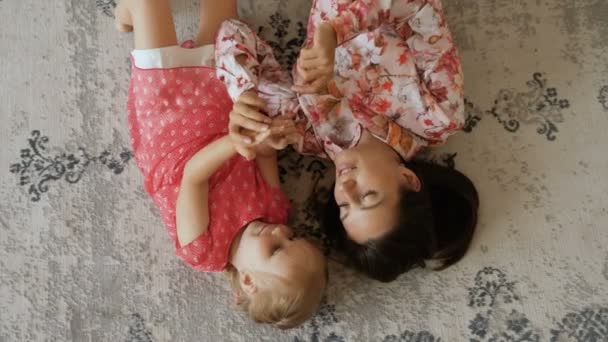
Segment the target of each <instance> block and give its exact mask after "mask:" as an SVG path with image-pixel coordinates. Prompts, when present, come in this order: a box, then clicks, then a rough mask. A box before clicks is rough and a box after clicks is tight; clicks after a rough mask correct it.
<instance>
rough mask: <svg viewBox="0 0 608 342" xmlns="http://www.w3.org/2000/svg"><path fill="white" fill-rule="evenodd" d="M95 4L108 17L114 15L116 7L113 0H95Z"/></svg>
mask: <svg viewBox="0 0 608 342" xmlns="http://www.w3.org/2000/svg"><path fill="white" fill-rule="evenodd" d="M95 4H96V5H97V7H99V9H101V11H102V12H103V14H105V15H107V16H108V17H112V18H113V17H114V8H116V1H115V0H95Z"/></svg>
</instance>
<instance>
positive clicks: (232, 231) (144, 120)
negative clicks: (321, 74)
mask: <svg viewBox="0 0 608 342" xmlns="http://www.w3.org/2000/svg"><path fill="white" fill-rule="evenodd" d="M221 36H222V32H220V35H219V37H221ZM252 38H253V37H251V36H250V37H249V39H252ZM256 39H257V38H256ZM218 40H219V39H218ZM185 46H189V47H191V45H185ZM216 72H217V70H216V69H215V68H208V67H185V68H172V69H152V70H143V69H138V68H136V67H135V66H134V65H133V71H132V76H131V86H130V89H129V98H128V103H127V110H128V122H129V130H130V133H131V142H132V146H133V151H134V154H135V159H136V162H137V165H138V167H139V168H140V170H141V172H142V174H143V176H144V187H145V190H146V192H148V193H149V194H150V196H151V197H152V199H153V201H154V203H155V204H156V206H157V207H158V208H159V210H160V214H161V217H162V220H163V222H164V223H165V226H166V228H167V230H168V231H169V235H170V236H171V238H172V239H173V240H174V241H175V246H176V249H177V254H178V255H179V256H180V257H181V258H182V259H183V260H184V261H185V262H186V263H188V264H189V265H190V266H192V267H193V268H195V269H198V270H201V271H221V270H223V269H224V268H225V267H226V265H227V263H228V257H229V255H228V254H229V250H230V246H231V243H232V240H233V239H234V237H235V236H236V235H237V234H238V232H239V231H240V230H241V229H242V228H243V227H244V226H245V225H246V224H247V223H249V222H251V221H253V220H255V219H261V220H262V221H264V222H268V223H286V222H287V214H288V210H289V201H288V200H287V199H286V197H285V196H284V194H283V192H282V191H281V190H280V189H279V188H272V187H270V186H269V185H268V184H267V183H266V182H265V180H264V179H263V177H262V175H261V174H260V172H259V170H258V168H257V166H256V163H255V161H247V160H245V159H243V158H242V157H240V156H235V157H233V158H231V159H230V160H229V161H228V162H227V163H225V164H224V165H223V166H222V167H221V168H220V169H219V170H218V171H217V172H216V173H215V174H214V175H213V176H212V177H211V179H210V180H209V197H208V198H209V214H210V222H209V226H208V230H207V232H206V233H205V234H203V235H201V236H200V237H199V238H198V239H196V240H195V241H193V242H192V243H190V244H188V245H186V246H180V245H179V243H178V242H177V236H176V225H175V223H176V222H175V204H176V201H177V195H178V193H179V187H180V183H181V179H182V175H183V169H184V165H185V163H186V162H187V161H188V160H189V159H190V158H192V156H193V155H194V154H196V153H197V152H198V151H199V150H200V149H202V148H203V147H205V146H206V145H208V144H209V143H211V142H212V141H214V140H216V139H218V138H220V137H222V136H225V135H226V134H227V131H228V114H229V112H230V110H231V108H232V100H231V99H230V97H229V95H228V92H227V90H226V86H225V85H224V84H223V83H222V82H221V81H219V80H218V79H217V77H216Z"/></svg>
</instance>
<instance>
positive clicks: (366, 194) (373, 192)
mask: <svg viewBox="0 0 608 342" xmlns="http://www.w3.org/2000/svg"><path fill="white" fill-rule="evenodd" d="M377 195H378V192H376V191H373V190H370V191H368V192H366V193H364V194H363V197H362V198H363V199H365V198H367V197H372V196H377Z"/></svg>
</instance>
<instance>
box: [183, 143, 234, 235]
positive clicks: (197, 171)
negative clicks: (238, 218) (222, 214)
mask: <svg viewBox="0 0 608 342" xmlns="http://www.w3.org/2000/svg"><path fill="white" fill-rule="evenodd" d="M235 154H236V150H235V149H234V145H233V144H232V142H231V141H230V138H229V137H228V136H225V137H222V138H220V139H218V140H216V141H214V142H213V143H211V144H209V145H207V146H206V147H205V148H203V149H201V150H200V151H199V152H198V153H196V154H195V155H194V156H193V157H192V159H190V160H189V161H188V163H186V166H185V167H184V175H183V177H182V183H181V186H180V191H179V195H178V197H177V203H176V209H175V214H176V225H177V239H178V241H179V244H180V246H185V245H187V244H189V243H190V242H192V241H194V240H196V238H198V237H199V236H200V235H202V234H205V233H206V232H207V227H208V225H209V202H208V200H209V199H208V195H209V184H208V180H209V178H211V176H212V175H213V174H214V173H215V171H217V169H219V168H220V166H221V165H222V164H224V163H225V162H226V161H227V160H228V159H230V158H231V157H232V156H234V155H235Z"/></svg>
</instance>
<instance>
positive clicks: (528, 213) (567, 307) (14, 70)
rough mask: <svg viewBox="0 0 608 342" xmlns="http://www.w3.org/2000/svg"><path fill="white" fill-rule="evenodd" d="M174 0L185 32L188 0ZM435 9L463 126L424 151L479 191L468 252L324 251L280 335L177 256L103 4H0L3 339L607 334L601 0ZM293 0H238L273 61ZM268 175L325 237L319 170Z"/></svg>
mask: <svg viewBox="0 0 608 342" xmlns="http://www.w3.org/2000/svg"><path fill="white" fill-rule="evenodd" d="M173 3H174V10H175V13H176V17H177V22H178V27H179V29H178V34H179V36H180V39H187V38H190V37H191V36H192V35H193V34H194V32H195V31H196V24H195V23H196V17H195V16H196V6H197V4H196V2H195V1H186V0H178V1H174V2H173ZM444 5H445V8H446V12H447V16H448V19H449V22H450V26H451V28H452V30H453V31H454V33H455V37H456V39H457V42H458V44H459V47H460V50H461V55H462V58H463V64H464V70H465V76H466V93H467V114H468V121H467V126H466V130H465V131H466V132H464V133H461V134H459V135H457V136H455V137H454V138H453V139H452V140H450V141H449V143H448V144H447V145H445V146H444V147H442V148H441V149H439V150H435V151H432V152H431V153H430V154H429V155H426V156H424V157H425V158H430V159H433V160H435V161H437V162H439V163H445V164H447V165H454V166H455V167H456V168H457V169H459V170H462V171H463V172H465V173H466V174H468V175H470V176H471V178H472V179H473V180H474V182H475V184H476V185H477V187H478V189H479V192H480V197H481V204H482V205H481V212H480V215H481V216H480V224H479V228H478V233H477V234H476V236H475V238H474V241H473V245H472V248H471V251H470V252H469V253H468V255H467V256H466V258H465V259H464V260H463V261H462V262H460V263H459V264H458V265H456V266H455V267H452V268H449V269H447V270H445V271H442V272H432V271H428V270H416V271H413V272H410V273H408V274H405V275H403V276H401V277H400V278H399V279H398V280H397V281H395V282H393V283H390V284H380V283H377V282H374V281H371V280H367V279H365V278H364V277H362V276H360V275H357V274H355V273H354V272H352V271H350V270H347V269H344V268H343V267H341V266H340V265H339V264H338V263H336V262H332V263H331V267H330V272H331V276H330V286H329V290H328V293H327V299H326V302H325V304H324V305H323V307H322V310H321V311H320V312H319V314H318V315H317V316H315V317H314V319H312V320H311V321H310V322H308V323H307V324H306V325H305V326H303V327H302V328H299V329H295V330H291V331H287V332H281V331H276V330H273V329H270V328H267V327H261V326H256V325H254V324H252V323H250V322H248V320H247V319H246V318H245V317H243V316H242V315H241V314H240V313H238V312H237V311H235V310H234V309H233V308H232V307H231V305H230V303H231V297H230V294H229V291H228V285H227V282H226V281H225V280H224V279H223V276H222V275H209V274H202V273H196V272H193V271H191V270H190V269H188V268H187V267H186V266H185V265H183V264H182V263H181V262H180V261H179V260H178V258H177V257H176V256H174V255H173V247H172V244H171V243H170V242H169V237H168V236H167V234H166V232H165V230H164V228H163V227H162V225H161V222H160V219H159V217H158V215H157V212H156V210H155V208H154V207H153V204H152V203H151V201H150V200H149V199H148V197H147V196H146V194H145V193H144V191H143V187H142V180H141V177H140V175H139V172H138V170H137V169H136V167H135V164H134V162H133V160H132V154H131V152H130V149H129V145H128V143H129V138H128V134H127V126H126V115H125V110H124V108H125V98H126V89H127V83H128V79H129V61H128V52H129V49H130V48H131V45H132V43H131V37H130V36H128V35H120V34H118V33H117V32H115V31H114V30H113V22H112V18H111V15H112V8H113V6H114V3H113V1H111V0H97V1H93V0H56V1H36V0H0V15H1V17H2V21H3V23H2V29H1V30H0V47H1V49H0V61H1V63H0V75H1V76H2V84H1V91H0V103H1V106H0V114H1V118H2V125H0V145H1V146H2V149H0V341H2V342H12V341H128V342H140V341H143V342H148V341H386V342H389V341H390V342H395V341H401V342H437V341H444V342H450V341H488V342H489V341H608V248H607V247H606V246H608V209H607V208H608V182H607V181H606V176H608V154H607V153H606V147H607V146H608V134H607V133H606V131H607V130H608V57H607V56H608V39H607V37H608V20H607V18H608V2H607V1H606V0H580V1H573V0H545V1H507V0H444ZM309 6H310V1H309V0H308V1H307V0H290V1H287V0H267V1H254V0H247V1H241V10H242V15H243V16H244V17H246V18H248V20H249V21H250V22H251V23H252V24H253V25H254V26H256V27H258V28H259V32H260V34H261V35H262V36H263V37H264V38H266V39H268V40H269V41H271V42H272V44H273V47H275V48H276V50H277V54H278V55H279V57H280V60H281V62H282V63H283V64H285V65H286V66H289V65H290V64H291V63H293V60H294V56H295V55H296V53H297V51H298V48H299V46H300V43H301V41H302V35H303V33H304V32H303V30H304V29H305V22H306V15H307V13H308V8H309ZM281 169H282V170H281V174H282V177H283V179H284V181H285V188H286V191H287V192H288V195H289V196H290V198H292V199H293V201H294V204H295V207H296V208H297V214H296V215H295V216H294V217H293V224H294V226H295V227H297V228H298V230H299V231H300V232H302V233H303V234H309V235H311V236H314V237H317V238H321V239H322V234H321V233H320V231H319V230H318V222H317V221H316V220H315V217H316V216H317V215H316V213H317V212H318V210H317V209H318V205H316V203H318V202H322V201H323V199H325V198H327V195H328V186H329V185H330V184H331V176H330V175H331V174H332V172H331V171H332V170H331V169H330V168H329V167H328V165H327V164H324V163H323V162H320V161H316V160H313V159H309V158H301V157H299V156H297V155H295V154H291V153H287V154H283V155H282V156H281ZM317 199H318V200H317Z"/></svg>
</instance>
